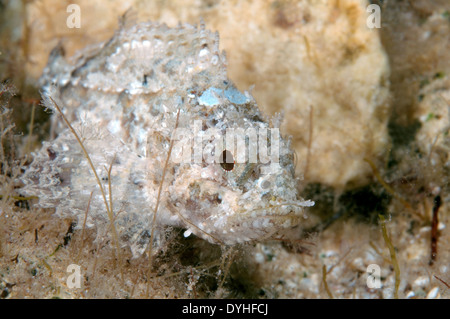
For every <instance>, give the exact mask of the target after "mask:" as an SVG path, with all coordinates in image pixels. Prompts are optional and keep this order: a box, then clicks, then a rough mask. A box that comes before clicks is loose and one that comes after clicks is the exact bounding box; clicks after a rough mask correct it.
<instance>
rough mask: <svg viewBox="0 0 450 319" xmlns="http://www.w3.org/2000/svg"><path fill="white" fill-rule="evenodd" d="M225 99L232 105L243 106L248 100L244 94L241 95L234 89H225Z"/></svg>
mask: <svg viewBox="0 0 450 319" xmlns="http://www.w3.org/2000/svg"><path fill="white" fill-rule="evenodd" d="M225 97H226V98H227V99H228V101H230V102H231V103H234V104H245V103H247V102H249V99H247V97H246V96H245V95H244V94H242V93H241V92H239V91H238V90H236V89H235V88H229V89H226V90H225Z"/></svg>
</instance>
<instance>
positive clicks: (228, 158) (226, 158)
mask: <svg viewBox="0 0 450 319" xmlns="http://www.w3.org/2000/svg"><path fill="white" fill-rule="evenodd" d="M220 166H222V168H223V169H224V170H226V171H231V170H233V168H234V158H233V154H231V152H230V151H227V150H225V151H223V152H222V156H221V158H220Z"/></svg>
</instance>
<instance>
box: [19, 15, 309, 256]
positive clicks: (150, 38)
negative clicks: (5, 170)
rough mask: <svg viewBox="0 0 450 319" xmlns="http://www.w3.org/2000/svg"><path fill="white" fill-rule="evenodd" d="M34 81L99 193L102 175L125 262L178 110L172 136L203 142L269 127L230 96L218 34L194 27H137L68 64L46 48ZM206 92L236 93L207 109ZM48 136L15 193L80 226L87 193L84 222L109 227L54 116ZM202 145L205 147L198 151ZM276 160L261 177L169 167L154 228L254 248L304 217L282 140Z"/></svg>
mask: <svg viewBox="0 0 450 319" xmlns="http://www.w3.org/2000/svg"><path fill="white" fill-rule="evenodd" d="M42 83H43V85H44V94H43V97H44V103H45V106H46V107H48V108H50V109H52V110H53V111H54V112H55V113H57V112H56V110H55V108H54V105H53V102H52V101H51V100H50V97H51V98H52V99H53V100H54V101H56V103H58V105H59V106H60V107H61V108H62V110H63V113H64V114H65V115H66V117H67V118H68V120H69V121H70V122H71V123H72V124H73V125H74V127H75V128H76V130H77V131H78V132H79V135H80V136H81V137H82V139H83V143H84V145H85V147H86V149H87V150H88V153H89V154H90V157H91V159H92V161H93V163H94V165H95V167H96V170H97V172H98V174H99V176H100V177H101V179H102V183H103V187H104V188H105V190H106V193H107V194H109V191H108V186H109V181H108V180H107V179H108V178H107V177H108V174H107V170H108V169H109V168H110V166H111V165H112V166H111V176H110V177H111V180H110V183H111V188H112V196H113V210H114V212H115V214H116V215H117V218H116V220H115V223H116V225H117V227H118V229H119V232H120V235H121V238H122V242H124V243H127V244H129V245H130V247H131V248H132V250H133V253H134V254H135V255H138V254H140V253H142V252H143V251H144V249H145V246H146V244H147V242H148V237H149V236H148V234H149V230H150V229H151V227H152V226H151V221H152V218H153V213H154V208H155V206H156V198H157V194H158V189H159V186H160V184H161V182H162V172H163V170H164V165H165V161H166V158H167V155H168V152H169V147H170V143H171V142H170V141H171V138H172V133H173V131H174V128H175V127H176V118H177V113H178V111H179V122H178V128H186V129H188V130H189V131H192V125H193V123H194V121H196V120H200V121H202V122H201V123H202V130H203V132H204V131H205V130H207V129H208V128H215V129H217V130H219V131H220V132H223V133H224V132H225V130H226V129H228V128H244V129H247V128H258V129H264V128H269V127H270V126H269V124H268V123H267V122H266V121H264V119H263V116H262V114H261V113H260V111H259V109H258V107H257V105H256V103H255V101H254V99H253V98H252V97H251V95H250V94H249V93H247V92H245V94H242V93H239V92H237V91H235V89H234V86H233V84H232V83H231V82H230V80H228V78H227V74H226V61H225V55H224V54H223V53H221V52H219V43H218V34H213V33H211V32H210V31H208V30H205V28H204V26H203V25H202V26H201V27H200V28H197V27H193V26H190V25H182V26H181V25H180V26H179V27H177V28H168V27H167V26H165V25H159V24H152V23H142V24H139V25H135V26H133V27H131V28H129V29H122V30H119V31H117V32H116V34H115V35H114V37H113V38H112V39H111V40H109V41H108V42H106V43H102V44H100V45H98V46H96V47H92V48H89V49H86V50H84V51H82V52H80V53H79V55H78V57H77V58H75V59H73V60H72V61H71V62H67V61H66V60H65V59H64V57H63V56H61V55H60V54H58V50H54V52H53V53H52V55H51V56H50V59H49V64H48V66H47V68H46V69H45V71H44V75H43V77H42ZM210 88H214V90H219V91H220V90H222V91H223V90H230V91H231V92H237V94H238V99H237V100H236V99H234V98H226V97H225V96H218V95H214V94H213V100H214V99H216V100H217V101H218V103H214V102H211V101H206V102H205V96H206V94H205V91H207V90H208V89H210ZM243 97H244V102H242V98H243ZM239 98H241V100H239ZM217 101H216V102H217ZM53 129H54V132H55V133H56V134H57V138H56V139H54V140H52V141H50V142H45V143H44V144H43V147H42V149H41V150H40V151H39V152H37V153H36V154H35V158H34V161H33V163H32V164H31V166H30V167H29V168H27V171H26V173H25V175H24V177H23V182H24V183H25V187H24V188H23V193H24V194H26V195H36V196H38V197H39V204H40V205H41V206H43V207H56V213H57V214H59V215H75V216H77V217H79V218H80V219H81V220H82V219H83V218H84V214H85V211H86V207H87V203H88V200H89V197H90V195H91V193H92V194H93V197H92V200H91V203H90V209H89V223H88V224H89V225H92V224H96V225H99V224H100V223H101V222H103V223H105V224H107V220H108V218H107V214H106V209H105V203H104V201H103V197H102V196H101V192H100V188H99V185H98V184H97V182H96V179H95V177H94V174H93V172H92V170H91V168H90V166H89V164H88V161H87V159H86V157H85V156H84V154H83V153H82V150H81V148H80V145H79V144H78V142H77V141H76V139H75V137H74V135H73V134H72V132H70V131H69V130H68V128H67V126H66V124H65V123H64V122H63V121H62V120H61V117H60V116H59V115H58V114H55V115H54V117H53ZM212 143H213V141H204V142H203V147H204V148H205V149H208V148H207V144H210V145H209V146H211V145H212ZM279 152H280V157H279V158H280V163H279V164H280V165H279V166H278V168H277V170H276V171H274V172H272V173H271V174H262V173H261V172H264V166H266V168H267V166H268V165H269V164H262V163H257V164H255V165H253V164H252V165H250V164H248V163H242V164H238V163H236V164H235V165H234V168H233V170H231V171H227V170H225V169H224V168H223V167H222V166H221V165H220V163H206V162H205V161H203V162H200V163H197V164H196V163H193V162H190V163H176V161H173V160H169V162H168V166H167V170H166V172H167V173H166V176H165V179H164V183H163V188H162V194H161V200H160V204H159V209H158V212H157V218H156V222H157V223H156V227H157V230H159V229H160V228H161V227H165V226H175V227H181V228H184V229H186V230H187V231H186V233H185V234H186V235H188V234H190V233H193V234H195V235H197V236H200V237H202V238H204V239H206V240H208V241H210V242H212V243H219V244H227V245H232V244H236V243H241V242H246V241H250V240H263V239H266V238H269V237H271V236H273V235H274V234H276V233H277V232H278V231H279V230H280V229H283V228H287V227H291V226H295V225H298V224H299V223H301V221H302V219H303V218H305V215H304V211H303V207H304V206H311V205H312V204H313V203H312V202H310V201H304V200H302V199H301V198H300V197H299V196H298V194H297V188H296V184H297V180H296V179H295V178H294V163H293V153H292V151H291V149H290V147H289V142H288V141H286V140H284V139H281V140H280V149H279ZM175 155H176V154H172V156H175ZM212 155H217V154H212ZM233 155H234V157H236V156H237V154H236V151H234V153H233ZM267 182H269V183H270V184H268V183H267ZM108 199H109V197H108Z"/></svg>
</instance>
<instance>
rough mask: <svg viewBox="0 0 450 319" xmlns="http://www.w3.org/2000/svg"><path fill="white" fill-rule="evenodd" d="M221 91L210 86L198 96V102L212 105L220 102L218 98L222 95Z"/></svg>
mask: <svg viewBox="0 0 450 319" xmlns="http://www.w3.org/2000/svg"><path fill="white" fill-rule="evenodd" d="M222 94H223V91H222V90H219V89H216V88H214V87H211V88H209V89H207V90H206V91H205V92H203V94H202V96H200V97H199V98H198V103H200V105H206V106H213V105H219V104H220V100H219V99H220V98H221V97H222Z"/></svg>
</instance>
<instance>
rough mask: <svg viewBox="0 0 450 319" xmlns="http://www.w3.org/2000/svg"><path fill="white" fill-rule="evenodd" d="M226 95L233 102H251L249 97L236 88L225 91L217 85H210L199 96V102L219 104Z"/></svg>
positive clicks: (207, 104) (212, 104)
mask: <svg viewBox="0 0 450 319" xmlns="http://www.w3.org/2000/svg"><path fill="white" fill-rule="evenodd" d="M224 97H225V98H226V99H227V100H228V101H230V102H231V103H233V104H245V103H247V102H249V99H248V98H247V97H246V96H245V95H244V94H242V93H241V92H239V91H238V90H236V89H235V88H228V89H226V90H225V91H223V90H221V89H218V88H215V87H210V88H208V89H207V90H206V91H205V92H203V94H202V95H201V96H200V97H199V98H198V103H199V104H200V105H205V106H214V105H219V104H220V99H223V98H224Z"/></svg>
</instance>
